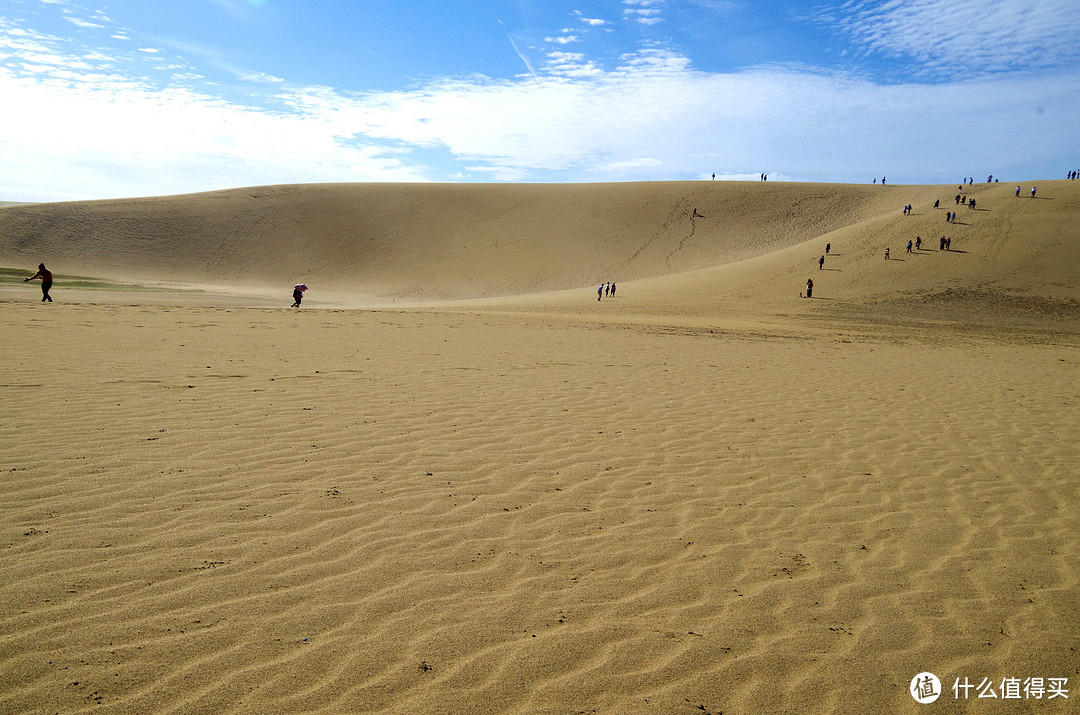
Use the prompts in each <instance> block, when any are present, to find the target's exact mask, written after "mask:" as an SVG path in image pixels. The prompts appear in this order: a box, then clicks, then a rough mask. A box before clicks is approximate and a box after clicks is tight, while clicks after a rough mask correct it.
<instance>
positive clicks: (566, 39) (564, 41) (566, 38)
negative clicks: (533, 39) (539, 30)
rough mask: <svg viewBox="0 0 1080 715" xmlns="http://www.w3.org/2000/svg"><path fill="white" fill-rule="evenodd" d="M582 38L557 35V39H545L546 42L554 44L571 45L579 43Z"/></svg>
mask: <svg viewBox="0 0 1080 715" xmlns="http://www.w3.org/2000/svg"><path fill="white" fill-rule="evenodd" d="M580 40H581V38H580V37H578V36H577V35H557V36H555V37H545V38H544V42H554V43H556V44H559V45H569V44H570V43H572V42H578V41H580Z"/></svg>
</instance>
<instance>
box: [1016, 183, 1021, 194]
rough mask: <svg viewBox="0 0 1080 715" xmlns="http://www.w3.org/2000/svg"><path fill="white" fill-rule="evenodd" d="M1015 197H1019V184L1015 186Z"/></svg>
mask: <svg viewBox="0 0 1080 715" xmlns="http://www.w3.org/2000/svg"><path fill="white" fill-rule="evenodd" d="M1016 196H1020V184H1017V185H1016Z"/></svg>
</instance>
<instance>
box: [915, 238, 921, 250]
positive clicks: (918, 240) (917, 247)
mask: <svg viewBox="0 0 1080 715" xmlns="http://www.w3.org/2000/svg"><path fill="white" fill-rule="evenodd" d="M915 250H916V251H921V250H922V236H916V237H915Z"/></svg>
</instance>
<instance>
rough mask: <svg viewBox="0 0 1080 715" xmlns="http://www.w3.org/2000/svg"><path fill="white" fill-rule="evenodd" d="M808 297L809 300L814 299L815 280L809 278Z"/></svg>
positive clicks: (807, 283)
mask: <svg viewBox="0 0 1080 715" xmlns="http://www.w3.org/2000/svg"><path fill="white" fill-rule="evenodd" d="M806 297H807V298H812V297H814V279H813V278H807V279H806Z"/></svg>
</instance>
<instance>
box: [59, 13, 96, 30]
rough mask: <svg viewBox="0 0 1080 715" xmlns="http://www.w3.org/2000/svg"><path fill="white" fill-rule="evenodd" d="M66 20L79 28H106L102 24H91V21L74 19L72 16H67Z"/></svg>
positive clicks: (79, 18)
mask: <svg viewBox="0 0 1080 715" xmlns="http://www.w3.org/2000/svg"><path fill="white" fill-rule="evenodd" d="M64 19H65V20H67V21H68V22H70V23H71V24H72V25H75V26H77V27H105V26H104V25H102V24H99V23H96V22H90V21H89V20H84V19H82V18H81V17H74V16H71V15H67V16H65V17H64Z"/></svg>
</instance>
